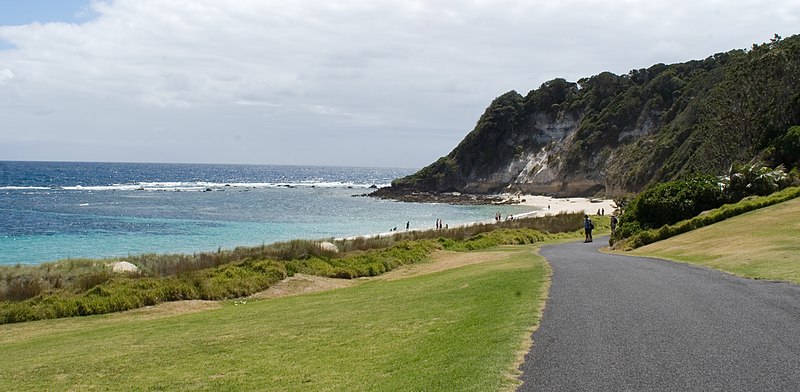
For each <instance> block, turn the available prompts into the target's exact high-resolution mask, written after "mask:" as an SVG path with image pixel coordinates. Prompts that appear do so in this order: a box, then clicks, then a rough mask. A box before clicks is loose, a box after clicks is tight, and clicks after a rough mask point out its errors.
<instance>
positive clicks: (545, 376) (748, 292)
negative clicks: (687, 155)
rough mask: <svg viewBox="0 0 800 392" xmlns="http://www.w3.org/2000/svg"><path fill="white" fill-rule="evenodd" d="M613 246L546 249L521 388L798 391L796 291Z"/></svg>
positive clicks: (799, 307)
mask: <svg viewBox="0 0 800 392" xmlns="http://www.w3.org/2000/svg"><path fill="white" fill-rule="evenodd" d="M607 243H608V238H607V237H606V238H598V240H596V241H595V242H594V243H589V244H584V243H570V244H563V245H553V246H546V247H543V248H542V250H541V255H542V256H544V257H545V258H546V259H547V261H548V262H549V263H550V265H551V266H552V267H553V283H552V286H551V288H550V297H549V299H548V300H547V306H546V308H545V311H544V315H543V317H542V320H541V325H540V326H539V329H538V330H537V331H536V332H534V334H533V348H532V349H531V351H530V352H529V353H528V354H527V355H526V357H525V363H524V364H523V365H522V366H521V367H520V369H521V370H522V372H523V374H522V381H523V385H522V386H521V387H520V388H519V391H800V286H797V285H792V284H788V283H775V282H767V281H756V280H750V279H742V278H737V277H734V276H731V275H727V274H723V273H720V272H716V271H713V270H710V269H706V268H701V267H695V266H691V265H686V264H680V263H674V262H669V261H662V260H654V259H645V258H636V257H628V256H618V255H609V254H603V253H600V252H598V251H597V249H598V248H600V247H601V246H603V245H604V244H607ZM797 257H798V262H800V255H798V256H797Z"/></svg>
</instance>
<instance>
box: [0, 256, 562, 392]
mask: <svg viewBox="0 0 800 392" xmlns="http://www.w3.org/2000/svg"><path fill="white" fill-rule="evenodd" d="M501 249H502V252H496V251H494V252H493V257H490V258H488V259H487V260H486V261H484V262H475V263H471V264H469V265H465V266H463V267H460V268H453V269H447V270H444V271H438V272H434V273H430V274H426V275H421V276H413V277H409V278H404V279H397V280H385V279H384V280H375V281H368V282H365V283H362V284H358V285H356V286H353V287H348V288H343V289H338V290H333V291H328V292H323V293H315V294H308V295H300V296H294V297H284V298H277V299H271V300H263V301H247V302H246V303H245V302H244V301H228V302H225V305H224V306H223V307H221V308H219V309H213V310H207V311H201V312H198V313H192V314H180V315H174V316H172V315H167V316H164V317H159V318H152V317H144V316H137V315H136V313H135V312H127V313H120V314H113V315H103V316H90V317H82V318H72V319H60V320H44V321H36V322H30V323H24V324H12V325H3V326H0V356H2V357H3V358H13V360H9V361H6V363H5V364H4V369H3V372H2V373H0V385H3V386H4V388H9V390H26V391H27V390H136V389H138V390H215V391H216V390H281V391H307V390H343V391H344V390H347V391H350V390H364V391H371V390H375V391H377V390H392V391H402V390H408V391H412V390H427V391H436V390H441V391H445V390H446V391H452V390H463V391H497V390H511V389H513V388H514V387H515V386H516V384H517V382H516V377H515V373H514V372H515V369H516V368H515V366H516V364H515V361H516V360H517V359H518V357H519V352H521V351H524V350H526V349H527V345H528V344H529V341H530V331H531V326H532V325H537V324H538V317H539V316H538V315H539V314H540V309H541V306H542V304H543V301H544V298H545V296H546V287H547V286H546V284H547V281H548V275H549V267H548V266H547V264H546V263H545V262H544V260H543V259H542V258H541V257H539V256H538V255H536V254H535V251H536V248H535V247H533V246H525V247H510V248H505V247H504V248H501Z"/></svg>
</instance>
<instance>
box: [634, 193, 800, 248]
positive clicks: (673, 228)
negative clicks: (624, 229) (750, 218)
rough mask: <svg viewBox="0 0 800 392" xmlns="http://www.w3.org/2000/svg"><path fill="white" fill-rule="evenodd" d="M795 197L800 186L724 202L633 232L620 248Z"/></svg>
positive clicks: (798, 194) (639, 244) (647, 241)
mask: <svg viewBox="0 0 800 392" xmlns="http://www.w3.org/2000/svg"><path fill="white" fill-rule="evenodd" d="M797 197H800V187H792V188H787V189H784V190H782V191H780V192H776V193H774V194H772V195H770V196H766V197H752V198H748V199H745V200H743V201H740V202H738V203H735V204H725V205H723V206H721V207H719V208H717V209H715V210H712V211H709V212H708V213H706V214H703V215H699V216H695V217H693V218H691V219H687V220H683V221H680V222H677V223H675V224H674V225H666V226H663V227H660V228H658V229H650V230H643V231H640V232H638V233H635V234H633V235H631V236H630V238H628V239H627V240H625V241H624V242H623V244H622V248H624V249H626V250H630V249H635V248H638V247H641V246H644V245H648V244H652V243H653V242H656V241H661V240H665V239H667V238H670V237H674V236H676V235H679V234H683V233H686V232H689V231H692V230H695V229H698V228H701V227H704V226H708V225H711V224H714V223H717V222H721V221H723V220H725V219H728V218H731V217H734V216H737V215H741V214H744V213H746V212H750V211H754V210H757V209H759V208H764V207H769V206H771V205H775V204H778V203H783V202H785V201H788V200H791V199H794V198H797Z"/></svg>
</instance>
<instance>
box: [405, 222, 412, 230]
mask: <svg viewBox="0 0 800 392" xmlns="http://www.w3.org/2000/svg"><path fill="white" fill-rule="evenodd" d="M410 225H411V221H407V222H406V231H408V228H409V226H410Z"/></svg>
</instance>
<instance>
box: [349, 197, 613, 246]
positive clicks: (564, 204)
mask: <svg viewBox="0 0 800 392" xmlns="http://www.w3.org/2000/svg"><path fill="white" fill-rule="evenodd" d="M501 196H503V197H505V198H507V199H511V198H515V197H517V196H516V195H501ZM519 198H520V199H521V200H524V201H522V202H520V203H519V205H521V206H530V207H536V208H538V209H537V210H535V211H531V212H525V213H522V214H516V215H513V216H514V217H515V218H525V217H536V216H545V215H556V214H560V213H565V212H580V213H582V214H586V215H589V216H596V215H598V211H599V212H602V213H604V214H605V215H611V214H612V213H613V212H614V210H615V208H614V201H613V200H609V199H588V198H585V197H570V198H556V197H550V196H537V195H520V196H519ZM506 219H508V217H507V216H503V220H506ZM491 222H492V219H491V218H487V219H486V220H484V221H480V222H468V223H464V224H460V225H452V226H450V227H451V228H456V227H461V226H471V225H476V224H481V223H491ZM419 230H423V231H424V230H433V229H432V228H422V229H420V228H415V229H412V230H410V231H419ZM402 231H403V230H402V229H400V232H402ZM397 233H398V232H383V233H377V234H367V235H357V236H351V237H345V238H337V239H338V240H353V239H356V238H375V237H386V236H392V235H394V234H397Z"/></svg>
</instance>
